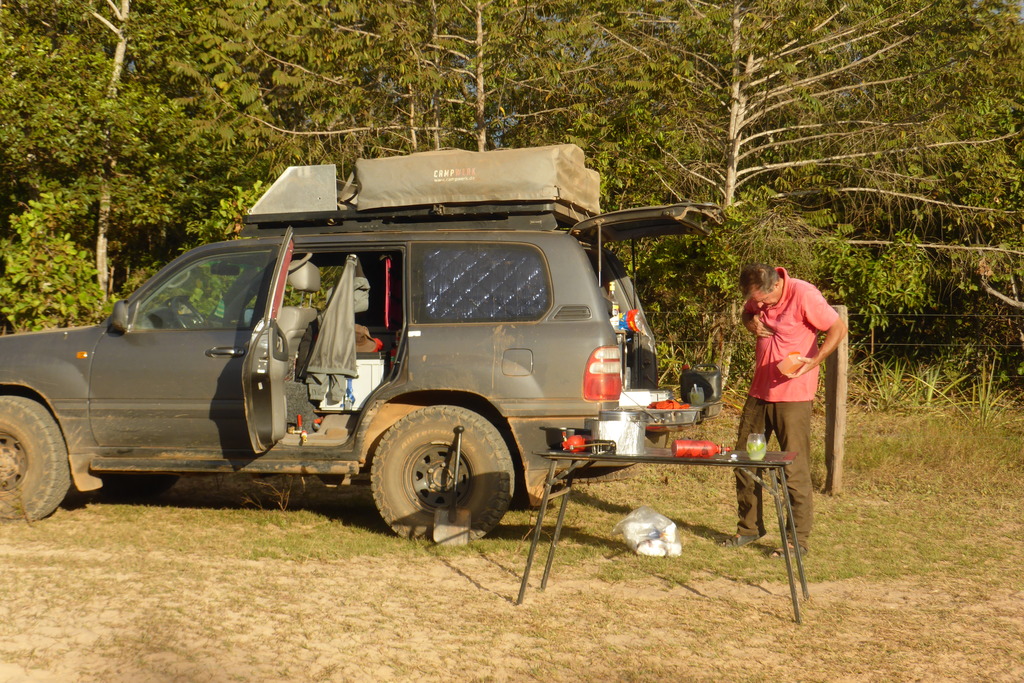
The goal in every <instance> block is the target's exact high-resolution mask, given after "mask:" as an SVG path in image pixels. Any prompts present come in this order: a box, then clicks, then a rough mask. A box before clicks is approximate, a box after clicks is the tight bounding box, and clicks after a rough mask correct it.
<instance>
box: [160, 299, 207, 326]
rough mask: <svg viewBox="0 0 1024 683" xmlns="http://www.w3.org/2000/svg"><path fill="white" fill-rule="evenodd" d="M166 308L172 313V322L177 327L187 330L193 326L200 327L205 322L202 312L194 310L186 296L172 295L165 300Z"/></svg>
mask: <svg viewBox="0 0 1024 683" xmlns="http://www.w3.org/2000/svg"><path fill="white" fill-rule="evenodd" d="M167 308H169V309H170V310H171V312H172V313H173V314H174V322H175V323H176V325H177V327H180V328H183V329H186V330H187V329H190V328H193V327H201V326H202V325H203V323H204V322H206V319H205V318H204V317H203V314H202V313H200V312H199V311H197V310H196V307H195V306H193V305H192V302H191V301H189V300H188V297H186V296H181V295H179V296H176V297H172V298H171V299H170V300H169V301H168V302H167Z"/></svg>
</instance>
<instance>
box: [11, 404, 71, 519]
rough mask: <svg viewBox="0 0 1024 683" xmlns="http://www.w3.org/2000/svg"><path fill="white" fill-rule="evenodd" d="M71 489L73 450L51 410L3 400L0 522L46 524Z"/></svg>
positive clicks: (37, 405)
mask: <svg viewBox="0 0 1024 683" xmlns="http://www.w3.org/2000/svg"><path fill="white" fill-rule="evenodd" d="M70 487H71V472H70V470H69V469H68V450H67V447H66V446H65V445H64V437H63V436H62V435H61V433H60V429H59V428H58V427H57V423H56V422H54V421H53V418H52V417H50V413H49V411H47V410H46V408H44V407H43V406H41V405H39V404H38V403H36V402H35V401H33V400H31V399H28V398H23V397H21V396H3V397H0V519H24V520H28V521H32V520H36V519H42V518H43V517H46V516H47V515H49V514H50V513H51V512H53V511H54V510H56V509H57V506H58V505H60V503H61V501H62V500H64V496H65V494H67V492H68V489H69V488H70Z"/></svg>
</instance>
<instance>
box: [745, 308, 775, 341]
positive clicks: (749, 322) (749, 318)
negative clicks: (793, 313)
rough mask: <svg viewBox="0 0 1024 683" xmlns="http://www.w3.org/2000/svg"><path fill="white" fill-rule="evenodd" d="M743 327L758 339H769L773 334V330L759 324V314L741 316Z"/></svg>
mask: <svg viewBox="0 0 1024 683" xmlns="http://www.w3.org/2000/svg"><path fill="white" fill-rule="evenodd" d="M743 318H744V320H743V325H744V327H746V328H747V329H748V330H750V331H751V332H752V333H753V334H754V335H755V336H758V337H771V336H773V335H774V334H775V330H773V329H772V328H770V327H768V326H767V325H765V324H764V323H763V322H761V314H760V313H758V314H757V315H749V314H746V313H744V314H743Z"/></svg>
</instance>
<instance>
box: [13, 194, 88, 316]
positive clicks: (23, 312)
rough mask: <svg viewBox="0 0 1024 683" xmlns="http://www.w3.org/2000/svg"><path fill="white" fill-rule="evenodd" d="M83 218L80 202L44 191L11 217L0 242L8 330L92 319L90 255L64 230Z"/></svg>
mask: <svg viewBox="0 0 1024 683" xmlns="http://www.w3.org/2000/svg"><path fill="white" fill-rule="evenodd" d="M83 219H84V216H83V210H82V206H81V204H79V203H78V202H77V201H75V200H66V199H65V198H63V197H62V196H61V195H59V194H52V193H45V194H44V195H43V196H42V197H41V198H40V200H39V201H31V202H29V208H28V209H27V210H26V211H25V212H23V213H22V214H20V215H17V216H12V217H11V227H12V229H13V232H14V234H13V236H12V237H10V238H7V239H4V240H2V241H0V250H2V252H3V275H2V277H0V314H3V316H4V318H5V320H6V326H8V327H10V328H11V329H13V330H14V331H23V330H39V329H43V328H46V327H64V326H70V325H74V324H81V323H83V322H89V321H90V320H92V321H97V320H98V316H97V314H96V312H97V311H99V310H100V304H101V301H102V297H101V292H100V291H99V287H98V286H97V285H96V269H95V267H94V266H93V265H92V262H91V258H90V257H91V255H90V254H89V252H87V251H86V250H84V249H81V248H80V247H78V246H77V245H76V244H75V242H74V240H72V239H71V234H70V232H65V231H66V230H69V228H70V227H71V226H73V225H75V224H79V223H81V222H82V220H83Z"/></svg>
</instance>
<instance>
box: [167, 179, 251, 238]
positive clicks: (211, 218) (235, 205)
mask: <svg viewBox="0 0 1024 683" xmlns="http://www.w3.org/2000/svg"><path fill="white" fill-rule="evenodd" d="M231 189H232V193H233V194H232V195H231V196H230V197H226V198H224V199H221V200H220V202H218V204H217V208H216V209H214V210H213V211H212V212H211V213H210V214H209V215H208V216H206V217H204V218H200V219H196V220H193V221H190V222H189V224H188V226H187V228H186V231H187V232H188V234H189V235H190V236H191V237H192V239H193V240H194V244H192V245H190V246H198V245H200V244H207V243H209V242H220V241H222V240H229V239H234V238H235V237H237V236H238V233H239V232H241V230H242V227H243V226H244V219H245V215H246V213H248V211H249V209H250V208H252V206H253V204H255V203H256V201H257V200H258V199H259V198H260V197H261V196H263V193H264V192H266V190H267V186H266V185H265V184H264V183H263V181H261V180H257V181H256V183H255V184H254V185H253V186H252V187H249V188H242V187H238V186H235V187H233V188H231Z"/></svg>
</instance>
